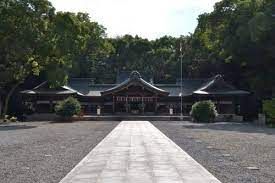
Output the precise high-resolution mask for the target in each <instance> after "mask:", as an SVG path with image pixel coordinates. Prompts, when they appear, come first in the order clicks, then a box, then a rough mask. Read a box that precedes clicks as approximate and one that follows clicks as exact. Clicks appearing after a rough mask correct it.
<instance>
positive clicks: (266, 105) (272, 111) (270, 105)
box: [263, 98, 275, 124]
mask: <svg viewBox="0 0 275 183" xmlns="http://www.w3.org/2000/svg"><path fill="white" fill-rule="evenodd" d="M263 112H264V114H265V115H266V119H267V123H269V124H275V98H273V99H272V100H264V101H263Z"/></svg>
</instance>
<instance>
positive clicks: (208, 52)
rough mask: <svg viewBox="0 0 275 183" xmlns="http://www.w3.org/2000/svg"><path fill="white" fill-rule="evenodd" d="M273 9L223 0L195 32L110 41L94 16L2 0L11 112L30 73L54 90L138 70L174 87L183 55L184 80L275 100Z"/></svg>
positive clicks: (1, 48) (2, 52)
mask: <svg viewBox="0 0 275 183" xmlns="http://www.w3.org/2000/svg"><path fill="white" fill-rule="evenodd" d="M274 10H275V2H274V0H221V1H220V2H218V3H216V4H215V6H214V10H213V11H212V12H210V13H204V14H202V15H200V16H199V17H198V25H197V27H196V29H195V31H194V33H192V34H190V35H186V36H182V37H179V38H175V37H171V36H164V37H161V38H159V39H156V40H148V39H144V38H141V37H139V36H131V35H124V36H121V37H116V38H108V37H107V35H106V32H105V28H104V27H103V26H102V25H100V24H99V23H97V22H95V21H92V18H91V17H89V15H88V14H85V13H81V12H80V13H71V12H56V11H55V9H54V7H53V6H52V5H51V3H50V2H49V1H48V0H39V1H37V0H2V1H1V2H0V16H1V20H0V85H1V87H2V89H4V90H5V91H6V94H5V99H6V101H5V102H4V103H5V106H6V107H5V108H7V103H8V100H9V98H10V96H11V95H12V94H13V91H14V90H15V88H16V87H17V86H18V85H19V84H20V83H22V82H24V81H25V79H26V78H27V77H29V76H31V75H32V76H33V75H35V76H37V77H40V78H43V79H45V80H49V81H50V83H51V86H52V87H55V86H60V85H64V84H66V82H67V79H68V78H69V77H93V78H95V79H96V81H97V82H100V83H112V82H114V81H115V75H116V73H117V72H118V71H121V70H127V71H131V70H139V71H142V72H143V73H145V74H147V75H150V76H153V77H154V79H155V81H156V82H166V83H167V82H171V83H174V82H175V80H176V79H177V78H179V77H180V64H181V62H180V56H181V54H182V56H183V75H184V77H210V76H213V75H215V74H223V75H224V76H225V77H226V78H227V79H228V80H229V81H231V82H232V83H233V84H235V85H236V86H238V87H240V88H242V89H247V90H250V91H252V92H255V94H256V96H258V97H259V98H260V99H261V98H266V97H270V96H271V95H272V91H273V92H274V84H275V83H274V82H275V81H274V78H275V74H274V68H275V61H274V59H275V52H274V50H275V12H274ZM178 23H179V24H182V22H178ZM180 47H181V48H180ZM180 50H182V52H180ZM1 105H2V102H1V100H0V106H1ZM0 111H1V108H0ZM4 112H6V109H5V110H4Z"/></svg>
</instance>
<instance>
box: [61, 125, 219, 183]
mask: <svg viewBox="0 0 275 183" xmlns="http://www.w3.org/2000/svg"><path fill="white" fill-rule="evenodd" d="M95 182H96V183H121V182H124V183H219V182H220V181H218V180H217V179H216V178H215V177H214V176H213V175H212V174H210V173H209V172H208V171H207V170H206V169H205V168H203V167H202V166H201V165H200V164H199V163H197V162H196V161H195V160H194V159H193V158H191V157H190V156H189V155H188V154H187V153H186V152H185V151H183V150H182V149H181V148H180V147H179V146H177V145H176V144H175V143H174V142H173V141H172V140H170V139H169V138H168V137H166V136H165V135H164V134H163V133H162V132H160V131H159V130H158V129H157V128H155V127H154V126H153V125H152V124H151V123H150V122H148V121H122V122H121V123H120V124H119V125H118V126H117V127H116V128H115V129H114V130H113V131H112V132H111V133H110V134H109V135H107V136H106V137H105V139H103V140H102V141H101V142H100V143H99V144H98V145H97V146H96V147H95V148H94V149H93V150H92V151H91V152H90V153H89V154H88V155H87V156H86V157H85V158H84V159H83V160H82V161H81V162H80V163H79V164H78V165H77V166H76V167H75V168H74V169H73V170H72V171H71V172H70V173H69V174H68V175H67V176H66V177H65V178H64V179H63V180H61V182H60V183H95Z"/></svg>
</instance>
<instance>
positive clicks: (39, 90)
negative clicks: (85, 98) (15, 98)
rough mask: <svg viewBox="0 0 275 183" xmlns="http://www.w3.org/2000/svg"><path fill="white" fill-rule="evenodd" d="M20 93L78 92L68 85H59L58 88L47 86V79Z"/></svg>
mask: <svg viewBox="0 0 275 183" xmlns="http://www.w3.org/2000/svg"><path fill="white" fill-rule="evenodd" d="M21 93H22V94H27V95H35V94H40V95H66V94H79V95H82V94H81V93H79V92H78V91H76V90H74V89H72V88H70V87H68V86H61V87H58V88H51V87H50V86H49V83H48V82H47V81H45V82H43V83H41V84H40V85H38V86H36V87H35V88H33V89H32V90H24V91H21Z"/></svg>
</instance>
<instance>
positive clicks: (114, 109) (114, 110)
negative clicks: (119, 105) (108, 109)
mask: <svg viewBox="0 0 275 183" xmlns="http://www.w3.org/2000/svg"><path fill="white" fill-rule="evenodd" d="M115 105H116V104H115V96H114V95H113V113H115V112H116V108H115Z"/></svg>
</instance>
